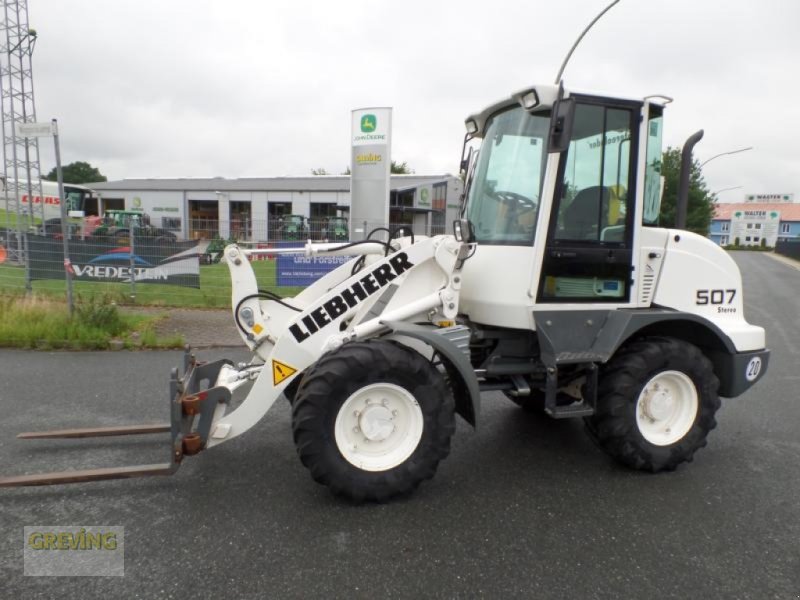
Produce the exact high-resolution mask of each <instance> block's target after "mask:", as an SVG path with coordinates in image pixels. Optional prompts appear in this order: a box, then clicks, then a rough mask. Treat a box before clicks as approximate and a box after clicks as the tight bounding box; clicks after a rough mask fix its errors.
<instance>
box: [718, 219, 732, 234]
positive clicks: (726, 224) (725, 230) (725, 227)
mask: <svg viewBox="0 0 800 600" xmlns="http://www.w3.org/2000/svg"><path fill="white" fill-rule="evenodd" d="M730 230H731V222H730V221H723V222H722V226H721V227H720V231H722V232H723V233H728V232H729V231H730Z"/></svg>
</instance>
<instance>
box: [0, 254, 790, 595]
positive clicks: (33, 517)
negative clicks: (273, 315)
mask: <svg viewBox="0 0 800 600" xmlns="http://www.w3.org/2000/svg"><path fill="white" fill-rule="evenodd" d="M735 259H736V260H737V262H739V264H740V265H741V267H742V270H743V274H744V279H745V286H746V287H745V290H746V291H745V300H746V313H747V317H748V319H749V320H750V321H751V322H754V323H758V324H761V325H763V326H765V327H766V328H767V332H768V340H769V346H770V347H771V348H772V350H773V355H772V361H771V364H770V368H769V373H768V375H767V377H766V379H765V380H763V381H761V382H760V383H759V384H758V385H757V386H756V387H755V388H753V389H752V390H750V391H749V392H748V393H747V394H745V395H744V396H742V397H740V398H738V399H735V400H726V401H724V403H723V408H722V409H721V411H720V412H719V413H718V422H719V426H718V428H717V429H716V430H715V431H714V432H712V434H711V436H710V439H709V445H708V447H707V448H705V449H703V450H701V451H700V452H699V453H698V454H697V456H696V458H695V460H694V462H693V463H691V464H689V465H684V466H682V467H681V468H679V469H678V470H677V471H675V472H674V473H666V474H659V475H649V474H643V473H638V472H633V471H630V470H627V469H625V468H623V467H620V466H618V465H617V464H615V463H614V462H612V461H611V460H610V459H608V458H607V457H606V456H605V455H603V454H602V453H601V452H600V451H599V450H597V449H596V448H595V447H594V445H593V444H592V443H591V442H590V440H589V439H588V437H587V436H586V435H585V434H584V432H583V427H582V424H581V423H580V422H576V421H558V422H557V421H552V420H549V419H545V418H543V417H537V416H532V415H527V414H526V413H524V412H522V411H521V410H519V409H517V408H516V407H515V406H513V405H512V404H511V403H510V402H508V401H507V400H505V399H503V398H502V397H498V396H496V395H487V396H485V397H484V403H483V415H482V424H481V427H480V428H479V429H478V430H477V431H473V430H472V429H471V428H470V427H469V426H467V425H465V424H464V423H463V422H460V423H459V426H458V431H457V433H456V436H455V437H454V439H453V446H452V452H451V454H450V456H449V458H448V459H447V460H446V461H444V462H443V463H442V464H441V466H440V468H439V471H438V473H437V475H436V477H435V478H434V479H433V480H432V481H430V482H427V483H425V484H423V485H422V486H421V487H420V489H419V490H418V491H417V492H416V493H415V494H414V495H413V496H412V497H410V498H408V499H403V500H400V501H395V502H392V503H389V504H384V505H374V504H367V505H362V506H353V505H351V504H348V503H347V502H343V501H341V500H339V499H336V498H335V497H333V496H332V495H331V494H330V493H329V492H328V491H327V489H326V488H324V487H322V486H319V485H317V484H315V483H314V482H313V481H312V480H311V478H310V476H309V475H308V473H307V472H306V471H305V469H304V468H303V467H302V465H301V464H300V462H299V460H298V459H297V456H296V454H295V450H294V447H293V444H292V441H291V430H290V415H289V407H288V405H287V404H286V403H278V404H277V405H276V406H275V407H274V408H273V409H272V410H271V411H270V412H269V413H268V414H267V416H266V417H265V418H264V419H263V420H262V422H261V423H259V424H258V425H257V426H256V427H254V428H253V429H252V430H251V431H250V432H248V433H247V434H245V435H243V436H241V437H240V438H237V439H236V440H233V441H231V442H230V443H227V444H224V445H222V446H220V447H218V448H215V449H213V450H210V451H208V452H205V453H203V454H201V455H200V456H198V457H194V458H189V459H187V460H186V462H185V465H184V466H183V467H182V468H181V469H180V471H179V472H178V473H177V475H175V476H174V477H171V478H170V477H168V478H150V479H141V480H127V481H113V482H98V483H90V484H83V485H78V486H62V487H52V488H26V489H11V490H8V489H3V490H0V527H1V528H2V536H0V598H20V599H22V598H24V599H26V600H27V599H29V598H55V597H58V598H93V597H100V596H103V597H119V598H184V597H189V598H190V597H196V598H207V597H217V598H237V599H238V598H283V597H287V598H288V597H294V598H300V597H303V598H310V597H326V598H329V597H353V598H366V597H381V596H385V597H398V598H419V597H424V598H433V597H441V598H452V597H481V596H484V597H490V598H496V597H526V598H531V597H533V598H690V597H691V598H753V599H759V600H761V599H765V598H799V597H800V507H799V506H798V503H799V502H800V439H799V438H798V434H797V431H798V428H799V427H800V399H799V398H798V389H799V388H800V369H798V356H800V354H799V353H798V351H799V350H800V322H799V321H798V306H799V303H798V298H799V297H800V271H797V270H796V269H794V268H792V267H791V266H787V265H785V264H782V263H780V262H778V261H775V260H773V259H771V258H770V257H768V256H764V255H761V254H759V253H739V254H737V255H736V256H735ZM218 356H230V357H232V358H234V359H235V360H242V359H244V358H245V357H246V356H245V354H244V353H242V352H240V351H234V350H230V349H229V350H222V349H216V350H208V351H205V352H203V353H201V358H215V357H218ZM179 361H180V353H178V352H139V353H128V352H116V353H33V352H21V351H12V350H3V351H0V369H2V386H0V408H2V418H1V419H0V465H2V469H1V470H2V471H3V472H4V474H20V473H23V472H34V471H36V470H54V469H62V468H76V467H86V466H89V467H91V466H110V465H121V464H135V463H151V462H161V461H163V460H165V459H166V455H167V449H166V443H167V439H166V438H165V437H164V436H156V438H157V439H154V440H146V439H140V440H136V439H133V438H129V439H119V440H113V441H110V440H98V441H89V440H77V441H49V442H41V441H40V442H33V441H21V440H15V439H14V437H13V436H14V434H16V433H17V432H19V431H25V430H30V429H36V428H55V427H69V426H79V425H88V424H94V423H97V424H101V425H114V424H124V423H128V422H132V421H133V422H136V421H144V422H151V421H158V420H162V419H166V418H167V410H166V403H167V377H168V371H169V367H170V366H171V365H173V364H178V362H179ZM25 525H79V526H86V525H119V526H124V527H125V576H124V577H59V578H47V577H24V576H23V564H22V552H23V544H24V539H23V529H22V528H23V526H25Z"/></svg>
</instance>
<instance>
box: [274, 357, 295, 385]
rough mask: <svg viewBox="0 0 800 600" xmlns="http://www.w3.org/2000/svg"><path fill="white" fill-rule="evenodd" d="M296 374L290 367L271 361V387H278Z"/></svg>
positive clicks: (277, 361)
mask: <svg viewBox="0 0 800 600" xmlns="http://www.w3.org/2000/svg"><path fill="white" fill-rule="evenodd" d="M295 373H297V369H295V368H294V367H290V366H289V365H287V364H286V363H282V362H281V361H279V360H275V359H274V358H273V359H272V385H279V384H280V383H281V382H282V381H283V380H284V379H286V378H287V377H291V376H292V375H294V374H295Z"/></svg>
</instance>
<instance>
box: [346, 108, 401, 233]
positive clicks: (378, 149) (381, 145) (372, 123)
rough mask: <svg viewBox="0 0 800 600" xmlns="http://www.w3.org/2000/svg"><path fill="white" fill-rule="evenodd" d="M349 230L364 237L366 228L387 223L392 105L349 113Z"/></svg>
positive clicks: (386, 224)
mask: <svg viewBox="0 0 800 600" xmlns="http://www.w3.org/2000/svg"><path fill="white" fill-rule="evenodd" d="M351 137H352V140H351V141H352V152H351V160H350V164H351V165H352V166H351V169H350V231H351V232H352V238H353V239H354V240H360V239H364V238H365V237H366V235H367V234H368V233H369V231H364V222H365V221H366V222H367V226H366V227H367V228H368V229H373V228H375V227H387V226H388V224H389V190H390V188H389V186H390V180H389V176H390V171H391V163H392V157H391V149H392V109H391V108H359V109H356V110H354V111H353V114H352V136H351Z"/></svg>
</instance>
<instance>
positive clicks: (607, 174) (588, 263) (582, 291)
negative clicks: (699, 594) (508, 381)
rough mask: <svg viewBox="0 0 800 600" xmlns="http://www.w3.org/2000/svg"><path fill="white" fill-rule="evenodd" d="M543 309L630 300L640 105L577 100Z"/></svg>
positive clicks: (547, 258)
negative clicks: (570, 304)
mask: <svg viewBox="0 0 800 600" xmlns="http://www.w3.org/2000/svg"><path fill="white" fill-rule="evenodd" d="M572 97H573V98H575V101H576V105H575V117H574V121H573V126H572V134H571V137H570V143H569V147H568V148H567V150H566V151H564V152H563V153H562V155H561V159H560V162H559V169H558V178H557V183H556V188H555V194H554V199H553V206H552V210H551V214H550V222H549V226H548V232H547V240H546V242H545V251H544V257H543V261H542V271H541V273H542V275H541V277H540V280H539V289H538V294H537V296H538V302H540V303H558V302H569V303H574V302H579V303H581V302H586V303H597V302H608V303H627V302H629V301H630V298H631V287H632V283H633V280H632V275H631V271H632V259H633V247H632V246H633V224H634V212H635V206H636V203H635V193H636V159H635V157H636V156H637V155H638V152H637V148H638V143H639V140H638V125H639V119H640V114H641V107H642V105H641V103H637V102H625V101H619V100H609V99H604V98H597V97H590V96H579V95H573V96H572Z"/></svg>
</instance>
